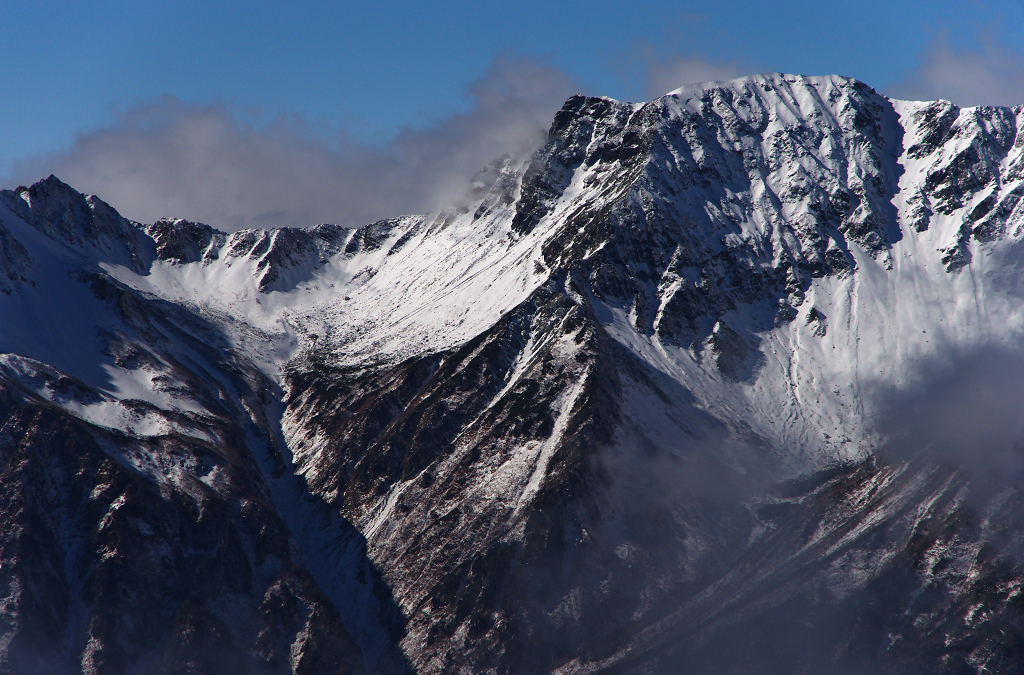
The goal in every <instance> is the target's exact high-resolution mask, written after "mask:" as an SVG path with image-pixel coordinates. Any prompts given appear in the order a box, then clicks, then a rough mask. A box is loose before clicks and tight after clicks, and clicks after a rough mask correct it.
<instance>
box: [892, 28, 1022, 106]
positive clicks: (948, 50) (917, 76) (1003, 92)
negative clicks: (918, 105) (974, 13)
mask: <svg viewBox="0 0 1024 675" xmlns="http://www.w3.org/2000/svg"><path fill="white" fill-rule="evenodd" d="M977 37H978V39H977V42H978V43H979V44H980V46H979V47H976V48H962V47H955V46H953V44H952V43H951V42H950V39H949V36H948V35H946V34H945V33H939V34H937V35H936V36H935V37H934V39H933V40H932V42H931V44H930V45H929V46H928V48H927V49H926V50H925V52H924V54H922V56H921V65H920V66H918V67H917V68H916V69H915V70H914V71H913V72H911V73H910V74H909V75H908V76H907V77H905V78H904V79H903V80H901V81H900V82H898V83H896V84H895V85H893V86H891V87H889V88H888V92H887V93H889V94H890V95H891V96H895V97H896V98H902V99H907V100H914V101H932V100H935V99H940V98H942V99H946V100H948V101H952V102H953V103H955V104H957V105H959V106H976V105H1004V106H1013V105H1021V104H1024V55H1022V54H1021V53H1020V52H1019V51H1016V50H1013V49H1010V48H1009V47H1007V46H1005V45H1003V44H1001V42H1000V41H999V39H998V38H997V36H996V34H995V32H994V31H993V30H991V29H986V30H984V31H982V32H981V33H980V34H979V35H978V36H977Z"/></svg>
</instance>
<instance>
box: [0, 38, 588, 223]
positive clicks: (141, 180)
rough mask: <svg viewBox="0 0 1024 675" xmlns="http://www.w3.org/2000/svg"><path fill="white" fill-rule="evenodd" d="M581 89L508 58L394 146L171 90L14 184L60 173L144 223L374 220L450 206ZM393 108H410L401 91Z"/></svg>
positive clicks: (38, 164)
mask: <svg viewBox="0 0 1024 675" xmlns="http://www.w3.org/2000/svg"><path fill="white" fill-rule="evenodd" d="M576 91H577V87H576V86H575V85H574V84H573V82H572V80H571V79H570V78H569V77H568V76H566V75H565V74H564V73H562V72H561V71H558V70H556V69H554V68H552V67H550V66H547V65H545V64H544V63H541V62H539V61H536V60H532V59H528V58H510V57H502V58H498V59H496V60H495V61H494V62H493V63H492V64H491V66H490V68H489V69H488V71H487V73H486V74H485V75H484V77H482V78H481V79H480V80H478V81H476V82H474V83H473V84H472V85H471V86H470V88H469V91H468V92H467V94H468V97H469V100H470V103H471V106H470V109H469V111H468V112H466V113H461V114H456V115H452V116H450V117H447V118H445V119H442V120H440V121H439V122H436V123H434V124H432V125H429V126H427V127H426V128H423V129H407V130H404V131H403V132H401V133H400V134H398V135H397V136H396V137H395V138H394V139H392V140H391V141H390V142H388V143H387V144H386V145H385V146H384V147H372V146H368V145H366V144H362V143H359V142H356V141H355V140H354V139H353V138H352V137H351V136H349V135H347V134H345V133H342V134H340V135H339V137H338V138H336V139H335V140H333V141H332V142H325V141H323V140H322V139H319V138H316V137H315V136H313V135H311V134H310V133H308V126H307V125H306V124H305V123H304V122H303V120H302V119H301V118H297V117H294V116H293V117H287V118H286V117H281V118H279V119H277V120H276V121H274V122H273V123H271V124H270V125H269V126H265V127H257V126H255V125H252V124H250V123H247V122H245V121H243V120H242V119H240V118H239V117H238V116H237V115H235V114H233V113H232V112H231V111H230V110H228V108H227V107H225V106H223V105H216V104H214V105H189V104H185V103H183V102H181V101H180V100H177V99H174V98H170V97H168V98H163V99H160V100H157V101H152V102H149V103H147V104H145V105H140V106H138V107H136V108H134V109H132V110H129V111H127V112H124V113H122V114H120V115H119V116H118V118H117V120H116V122H115V123H114V124H113V125H111V126H109V127H107V128H104V129H100V130H98V131H93V132H90V133H86V134H82V135H80V136H79V137H78V138H77V139H76V140H75V142H74V143H73V145H72V146H71V147H70V148H68V149H67V150H66V151H64V152H61V153H57V154H54V155H49V156H44V157H36V158H33V159H31V160H29V161H26V162H23V163H21V164H20V165H18V166H17V167H16V168H15V171H14V176H13V177H12V181H11V182H22V183H29V182H32V181H35V180H38V179H39V178H41V177H43V176H46V175H48V174H50V173H54V174H56V175H57V176H58V177H60V178H61V179H62V180H64V181H65V182H67V183H69V184H71V185H73V186H74V187H75V188H76V189H78V190H81V191H83V192H87V193H94V194H97V195H100V196H101V197H102V198H103V199H105V200H107V201H108V202H110V203H111V204H113V205H114V206H115V207H116V208H117V209H119V210H120V211H121V212H122V213H123V214H124V215H126V216H127V217H129V218H133V219H135V220H139V221H153V220H155V219H157V218H160V217H164V216H176V217H184V218H189V219H192V220H199V221H203V222H207V223H210V224H212V225H215V226H217V227H220V228H222V229H226V230H235V229H239V228H243V227H277V226H303V225H310V224H313V223H318V222H334V223H339V224H343V225H352V226H357V225H362V224H365V223H368V222H372V221H373V220H377V219H380V218H385V217H389V216H395V215H399V214H403V213H423V212H428V211H431V210H433V209H436V208H438V207H439V206H441V205H442V204H444V203H446V202H447V201H449V200H450V199H451V198H453V197H454V196H457V195H459V194H460V193H461V191H462V190H464V189H465V186H466V184H467V180H468V179H469V178H470V177H471V176H472V175H473V174H474V173H475V172H477V171H478V170H480V169H481V168H482V167H484V166H485V165H486V164H488V163H489V162H490V161H492V160H493V159H494V158H496V157H498V156H500V155H502V154H505V153H509V152H528V151H529V150H531V149H532V148H533V147H536V146H537V145H539V144H540V143H541V142H542V141H543V138H544V133H545V132H546V130H547V127H548V126H549V125H550V123H551V119H552V117H553V116H554V113H555V112H556V111H557V110H558V108H559V107H560V106H561V104H562V103H563V102H564V100H565V99H566V98H567V97H568V96H570V95H572V94H573V93H576ZM386 104H387V105H406V104H407V102H403V100H402V98H401V96H396V97H395V99H394V100H393V101H390V102H387V103H386Z"/></svg>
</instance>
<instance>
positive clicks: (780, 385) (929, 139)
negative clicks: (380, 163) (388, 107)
mask: <svg viewBox="0 0 1024 675" xmlns="http://www.w3.org/2000/svg"><path fill="white" fill-rule="evenodd" d="M1021 122H1024V113H1022V111H1021V109H1019V108H1015V109H1004V108H973V109H963V110H961V109H957V108H955V107H954V106H952V105H951V104H949V103H946V102H941V101H940V102H936V103H908V102H901V101H892V100H889V99H886V98H885V97H883V96H880V95H879V94H877V93H876V92H874V91H873V90H871V89H870V88H869V87H867V86H865V85H863V84H861V83H859V82H856V81H852V80H847V79H843V78H838V77H830V78H801V77H793V76H783V75H764V76H757V77H751V78H745V79H742V80H736V81H733V82H728V83H712V84H708V85H701V86H697V87H691V88H685V89H682V90H679V91H677V92H673V93H672V94H669V95H667V96H665V97H663V98H661V99H658V100H656V101H652V102H650V103H646V104H630V103H620V102H617V101H612V100H609V99H595V98H585V97H573V98H571V99H569V100H568V101H567V102H566V104H565V106H564V107H563V109H562V110H561V111H560V112H559V113H558V115H557V116H556V118H555V120H554V123H553V124H552V127H551V131H550V134H549V140H548V143H547V144H546V145H545V147H543V148H542V149H540V150H539V151H537V153H535V154H534V155H533V156H532V157H531V158H529V159H528V160H526V161H523V162H519V161H516V160H514V159H511V158H506V159H503V160H500V161H498V162H496V163H495V164H494V165H493V166H492V167H489V169H488V170H486V171H484V172H482V173H481V175H480V176H479V177H478V178H477V180H476V181H475V182H474V185H473V189H472V190H471V191H470V192H469V193H468V194H467V195H466V197H465V199H463V200H462V201H460V202H459V203H457V204H455V205H453V206H452V207H450V208H449V209H448V210H446V211H444V212H442V213H439V214H432V215H428V216H406V217H402V218H396V219H392V220H388V221H382V222H380V223H375V224H372V225H369V226H367V227H364V228H360V229H358V230H346V229H343V228H337V227H334V226H326V225H321V226H317V227H315V228H310V229H306V230H294V229H286V230H275V231H243V232H236V233H233V234H226V233H222V232H219V231H217V230H215V229H213V228H211V227H209V226H206V225H202V224H196V223H190V222H187V221H181V220H173V221H172V220H162V221H158V222H157V223H154V224H152V225H146V226H141V225H137V224H133V223H129V222H128V221H125V220H124V219H122V218H120V216H118V215H117V214H116V213H115V212H114V211H113V209H111V208H110V207H109V206H107V205H105V204H104V203H103V202H102V201H100V200H99V199H97V198H88V199H86V198H85V197H83V196H82V195H79V194H78V193H76V192H75V191H74V190H72V189H71V188H69V187H67V186H65V185H63V184H62V183H60V181H58V180H57V179H55V178H52V177H51V178H50V179H47V180H46V181H43V182H41V183H39V184H37V185H35V186H32V187H31V188H20V189H19V190H18V191H16V192H3V193H0V264H2V272H3V274H0V283H2V284H3V285H2V286H0V290H3V292H4V295H2V296H0V313H2V316H3V317H5V318H4V322H3V324H2V325H0V352H5V353H6V354H5V355H4V356H2V357H0V358H2V359H3V360H2V361H0V366H2V369H0V384H2V387H3V389H2V397H0V419H2V422H0V423H2V431H0V453H2V454H0V457H2V462H3V465H2V466H3V469H2V470H3V471H4V479H3V481H2V488H0V493H2V495H3V500H4V508H3V509H2V511H0V513H2V514H3V518H4V521H3V522H4V524H3V529H2V533H3V535H2V536H3V539H2V543H0V546H2V548H0V553H2V559H3V567H2V568H0V575H3V583H4V584H5V585H4V586H3V587H2V588H5V589H7V590H6V591H5V592H6V595H4V596H3V599H2V600H0V602H2V604H0V611H2V612H3V617H4V621H5V624H4V626H6V628H0V630H2V631H3V633H2V636H0V647H2V649H3V652H2V653H3V654H4V658H5V659H6V661H5V663H6V664H7V666H6V667H7V668H8V669H9V670H10V671H11V672H39V671H40V669H44V670H45V669H49V670H52V671H54V672H65V671H68V672H70V671H75V670H79V669H81V670H83V671H87V672H135V671H140V672H142V671H145V672H149V671H151V670H153V669H163V670H166V671H168V672H212V671H218V672H220V671H228V670H230V669H235V670H237V671H239V672H263V671H267V672H310V673H312V672H344V669H345V668H348V669H350V670H352V671H353V672H358V671H360V670H362V669H364V668H366V669H368V670H369V671H371V672H377V671H393V672H408V671H416V672H549V671H558V672H596V671H606V670H607V671H612V672H637V671H641V672H652V671H655V672H680V671H683V672H689V671H694V672H696V671H702V670H716V669H717V670H722V669H725V670H730V669H731V670H730V672H732V671H735V672H766V670H767V671H768V672H793V671H796V670H800V669H807V668H811V669H821V668H850V669H864V668H867V669H869V670H882V671H886V670H891V671H892V672H936V671H949V672H954V671H956V672H961V670H962V669H968V670H970V671H981V670H984V669H988V670H990V671H996V672H998V671H1001V670H1006V669H1007V668H1009V667H1010V665H1009V664H1012V663H1015V662H1016V661H1015V659H1018V658H1019V657H1020V648H1019V646H1018V645H1019V644H1021V639H1022V638H1024V629H1022V628H1021V626H1022V625H1024V623H1022V621H1024V616H1022V614H1021V611H1020V607H1019V602H1018V601H1017V598H1018V590H1017V589H1019V588H1020V584H1021V579H1022V570H1021V566H1020V557H1019V555H1018V552H1019V550H1020V541H1019V537H1018V536H1017V535H1016V534H1014V533H1015V532H1017V531H1019V527H1018V526H1019V525H1020V521H1021V519H1022V517H1021V516H1022V513H1021V511H1020V509H1019V506H1018V505H1019V503H1020V498H1021V495H1020V491H1019V488H1017V487H1016V484H1015V483H1014V481H1013V480H1012V477H1013V476H1015V475H1016V473H1015V472H1016V471H1018V470H1019V468H1020V467H1019V466H1018V464H1019V463H1018V462H1017V461H1016V459H1015V457H1016V455H1015V454H1014V452H1015V450H1014V448H1015V444H1016V443H1019V441H1020V438H1018V436H1017V435H1015V434H1016V433H1017V431H1019V430H1014V429H1010V427H1012V426H1013V424H1012V423H1011V422H1012V418H1013V416H1014V414H1015V410H1016V409H1015V408H1014V407H1013V404H1012V403H1011V404H1009V407H1007V405H998V404H991V405H990V404H985V405H982V406H977V405H961V404H960V403H961V402H960V401H959V399H956V400H954V402H953V404H951V405H945V407H942V408H941V410H942V415H943V416H944V417H945V418H954V419H955V418H956V417H957V416H958V415H960V416H962V418H963V419H962V422H963V423H962V424H960V425H959V426H960V427H961V428H971V429H974V430H975V431H973V432H972V433H969V434H959V435H957V434H952V435H950V434H946V435H945V437H944V438H936V437H935V436H938V435H941V434H938V432H936V429H939V430H941V429H943V428H945V427H943V425H942V424H931V425H929V424H927V423H925V422H922V420H926V417H922V416H921V415H920V414H918V412H915V411H916V410H917V409H916V408H914V407H913V406H912V405H909V404H907V403H906V401H908V400H912V399H913V396H915V395H917V393H919V392H920V391H922V388H921V387H920V386H919V385H920V383H921V382H923V381H925V380H927V376H928V374H929V372H930V371H931V370H934V369H935V368H937V367H938V365H937V364H943V363H946V362H947V361H948V360H949V359H950V358H951V355H952V356H955V357H956V358H958V359H960V360H961V361H960V362H963V363H968V364H970V363H974V361H972V359H974V358H975V357H977V358H978V359H980V361H979V362H983V361H985V359H986V358H989V357H990V355H992V354H994V355H995V356H993V357H991V358H994V359H996V361H997V362H998V363H1001V364H1004V367H1002V370H1003V371H1006V372H1009V371H1012V370H1013V368H1016V366H1017V364H1019V363H1021V361H1020V360H1018V358H1017V352H1016V350H1015V349H1014V348H1013V347H1012V345H1013V343H1014V341H1015V340H1017V339H1019V336H1020V331H1021V327H1022V323H1024V322H1022V319H1024V312H1022V311H1021V310H1022V309H1024V304H1022V302H1021V299H1022V298H1024V293H1022V291H1024V289H1022V287H1021V284H1020V278H1021V276H1020V269H1021V268H1020V266H1021V264H1022V260H1021V252H1022V251H1024V248H1022V245H1021V239H1022V235H1024V204H1022V203H1021V196H1024V132H1019V131H1018V128H1019V127H1020V126H1021ZM983 357H984V358H983ZM956 381H957V380H956V378H955V377H954V378H953V379H950V380H948V381H947V384H949V383H953V384H949V386H950V387H952V388H955V382H956ZM1012 381H1013V378H1012V377H1002V376H1000V377H995V376H993V377H992V378H989V379H987V380H985V382H987V383H988V386H989V388H990V389H995V390H997V391H998V392H1000V393H1001V394H1003V398H1004V399H1007V398H1009V399H1010V400H1012V396H1011V397H1007V396H1006V395H1005V394H1006V392H1007V391H1013V392H1016V389H1013V387H1012V386H1010V385H1006V383H1007V382H1012ZM1007 386H1010V389H1007ZM976 394H977V392H976V391H973V390H972V392H969V393H968V394H965V396H969V397H972V398H971V403H975V402H976V401H975V399H977V398H978V397H977V396H976ZM954 399H955V397H954ZM913 400H920V401H925V400H926V398H921V399H913ZM947 403H948V402H947ZM900 406H904V407H903V408H901V407H900ZM908 406H909V407H908ZM895 410H902V411H904V413H901V414H902V415H904V417H905V420H904V421H905V422H906V423H905V424H904V425H903V426H902V427H901V426H900V425H899V424H898V423H897V424H895V425H894V420H893V419H892V417H893V415H892V412H893V411H895ZM906 411H910V412H906ZM899 421H900V420H895V422H899ZM986 425H987V426H988V427H992V428H996V429H998V430H999V432H998V433H995V432H992V433H990V431H991V429H988V430H986V428H983V427H986ZM908 429H913V430H914V434H913V435H908V434H906V433H903V434H902V435H900V433H898V432H900V431H904V432H905V431H906V430H908ZM1006 429H1009V431H1006V433H1003V431H1004V430H1006ZM953 446H956V447H953ZM977 457H987V458H991V457H999V458H1001V459H1000V462H1003V463H1002V464H999V465H998V467H999V469H1000V470H999V471H995V470H992V471H990V470H988V469H990V468H992V467H993V466H996V465H995V464H992V463H991V462H990V461H989V460H985V461H982V462H980V463H979V462H973V461H965V458H967V459H970V460H973V459H975V458H977ZM986 462H988V464H986ZM981 465H984V466H983V467H981ZM990 465H991V466H990ZM979 467H981V468H984V470H980V469H979ZM738 636H743V637H742V639H740V638H739V637H738ZM33 669H34V670H33ZM958 669H959V670H958Z"/></svg>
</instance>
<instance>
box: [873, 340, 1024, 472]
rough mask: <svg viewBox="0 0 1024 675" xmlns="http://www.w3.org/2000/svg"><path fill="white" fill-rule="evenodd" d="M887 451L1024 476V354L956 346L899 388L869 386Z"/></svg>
mask: <svg viewBox="0 0 1024 675" xmlns="http://www.w3.org/2000/svg"><path fill="white" fill-rule="evenodd" d="M867 390H868V397H869V398H870V399H872V401H873V403H874V404H875V405H874V408H875V409H876V410H878V411H879V414H878V417H877V419H876V423H877V429H878V431H879V432H880V436H881V438H882V440H883V444H882V447H881V453H882V454H883V455H885V456H889V457H895V458H919V459H924V460H933V461H938V462H941V463H944V464H948V465H951V466H954V467H957V468H961V469H962V470H964V471H966V472H967V473H968V474H971V475H973V476H974V477H977V478H981V479H984V480H991V479H1003V480H1011V479H1012V480H1014V481H1016V480H1017V479H1018V478H1019V477H1020V476H1021V475H1022V474H1024V352H1022V351H1021V350H1019V349H1010V348H1007V347H1004V346H1002V345H983V346H978V347H975V348H973V349H970V350H961V349H953V348H950V349H949V350H948V352H947V353H944V354H941V355H939V356H935V357H932V358H930V359H928V361H927V363H926V365H925V366H923V367H922V368H921V369H920V370H918V371H917V372H915V373H913V374H911V376H910V377H909V378H908V379H907V381H906V383H905V384H903V385H902V386H900V387H898V388H891V387H878V388H871V387H869V388H868V389H867Z"/></svg>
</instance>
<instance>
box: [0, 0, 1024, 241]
mask: <svg viewBox="0 0 1024 675" xmlns="http://www.w3.org/2000/svg"><path fill="white" fill-rule="evenodd" d="M0 10H2V19H0V21H2V23H0V63H2V64H3V65H4V66H5V67H4V72H5V74H6V75H7V78H6V82H7V91H6V93H5V94H4V95H3V96H2V97H0V186H2V187H13V186H14V185H16V184H17V183H19V182H30V181H32V180H36V179H38V178H41V177H43V176H45V175H47V174H49V173H57V175H58V176H60V177H61V178H62V179H64V180H66V181H67V182H69V183H71V184H72V185H74V186H75V187H76V188H78V189H80V190H83V191H86V192H95V193H96V194H99V195H100V196H101V197H103V198H104V199H107V200H108V201H110V202H111V203H112V204H113V205H114V206H115V207H117V208H118V209H120V210H121V211H122V212H123V213H125V215H127V216H129V217H132V218H136V219H139V220H146V219H153V218H155V217H157V216H159V215H180V216H183V217H190V218H194V219H205V220H208V221H215V222H213V224H215V225H218V226H221V227H223V228H225V229H234V228H237V227H242V226H267V225H284V224H306V223H308V222H311V221H322V220H328V221H334V222H343V223H345V224H352V223H359V222H362V221H365V220H366V219H371V218H376V217H384V216H386V215H394V214H397V213H400V212H406V211H409V210H414V211H415V210H419V211H422V210H428V209H430V208H434V207H436V206H437V205H438V204H439V203H441V202H442V201H443V200H444V199H445V198H448V197H449V196H450V194H451V193H452V191H453V190H455V187H454V186H456V185H458V184H460V182H461V181H464V180H465V177H466V174H467V173H472V171H474V170H475V169H476V168H479V166H481V165H482V164H483V163H486V162H487V161H488V160H489V159H490V158H491V157H493V156H494V155H495V154H497V153H501V152H506V151H509V150H512V149H516V148H517V147H519V146H520V145H522V144H524V143H526V144H529V143H531V142H534V141H535V138H536V133H537V131H538V130H539V129H543V128H544V127H546V126H547V124H548V123H549V121H550V117H551V115H552V114H553V113H554V111H555V110H557V108H558V106H559V105H560V103H561V101H563V100H564V99H565V97H567V96H569V95H571V94H573V93H585V94H593V95H607V96H611V97H613V98H618V99H624V100H645V99H649V98H653V97H655V96H657V95H659V94H662V93H665V92H667V91H669V90H671V89H674V88H676V87H679V86H682V85H684V84H690V83H693V82H697V81H703V80H710V79H726V78H730V77H735V76H739V75H744V74H749V73H754V72H767V71H783V72H789V73H799V74H807V75H823V74H833V73H834V74H840V75H846V76H851V77H856V78H858V79H860V80H863V81H865V82H867V83H868V84H870V85H872V86H873V87H875V88H876V89H878V90H879V91H881V92H882V93H884V94H887V95H891V96H897V97H904V98H922V99H928V98H939V97H942V98H948V99H950V100H953V101H954V102H956V103H958V104H961V105H975V104H1000V105H1014V104H1020V103H1024V49H1022V48H1021V45H1022V44H1024V40H1022V39H1021V38H1022V37H1024V2H1022V0H1007V1H1004V2H992V1H988V0H932V1H931V2H923V1H918V0H906V1H903V2H891V1H888V2H882V1H880V0H866V1H864V2H861V3H839V2H834V1H831V0H828V1H821V0H819V1H817V2H810V1H808V0H787V1H779V2H775V3H762V2H755V1H753V0H735V1H734V2H730V3H707V2H685V1H682V2H680V1H676V2H664V1H657V0H651V1H646V2H643V1H640V2H635V3H631V4H628V5H623V4H622V3H612V2H607V1H604V0H592V1H591V2H586V3H585V2H580V1H578V0H567V1H564V2H560V3H548V2H544V3H541V2H537V1H535V0H518V1H517V2H515V3H511V2H494V3H481V2H462V1H440V2H435V3H411V2H407V1H403V2H398V1H394V0H380V1H378V2H376V3H351V2H327V1H326V0H323V1H319V2H317V1H309V2H293V3H280V2H274V3H271V2H266V1H264V0H249V1H247V2H244V3H243V2H235V1H231V2H196V1H192V0H188V1H183V2H173V3H172V2H145V1H142V2H134V3H127V2H122V1H119V0H118V1H115V0H89V1H85V0H62V1H61V2H54V1H52V0H35V1H33V2H31V3H25V2H13V1H9V0H0Z"/></svg>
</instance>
